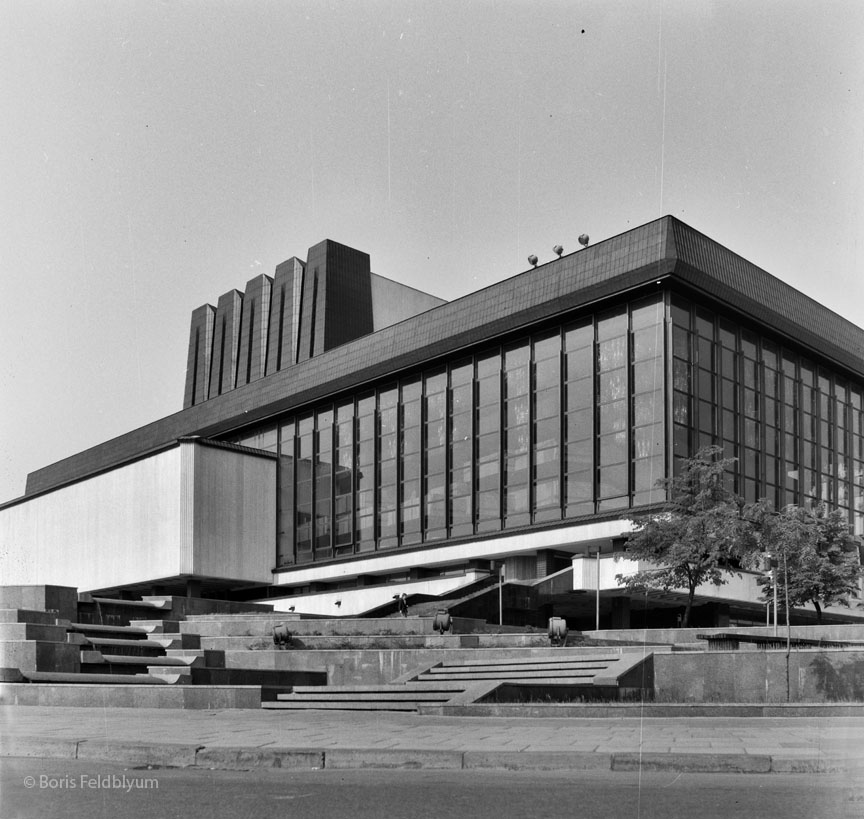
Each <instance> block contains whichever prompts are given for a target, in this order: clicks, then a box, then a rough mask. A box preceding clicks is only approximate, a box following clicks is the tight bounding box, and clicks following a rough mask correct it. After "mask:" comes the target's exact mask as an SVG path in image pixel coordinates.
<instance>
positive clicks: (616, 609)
mask: <svg viewBox="0 0 864 819" xmlns="http://www.w3.org/2000/svg"><path fill="white" fill-rule="evenodd" d="M610 627H611V628H630V598H629V597H613V598H612V622H611V623H610Z"/></svg>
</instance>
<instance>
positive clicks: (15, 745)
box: [0, 706, 864, 781]
mask: <svg viewBox="0 0 864 819" xmlns="http://www.w3.org/2000/svg"><path fill="white" fill-rule="evenodd" d="M0 728H2V734H0V755H2V756H31V757H49V758H67V759H74V758H77V759H90V760H94V761H97V760H104V761H112V762H120V763H124V764H129V765H152V766H172V767H187V766H198V767H205V768H226V769H248V768H255V767H269V768H272V767H277V768H280V767H281V768H289V767H294V768H297V767H303V768H321V767H327V768H348V767H350V768H357V767H379V768H380V767H410V768H451V769H452V768H499V769H500V768H507V769H538V770H539V769H545V770H561V769H605V770H634V769H636V768H639V767H641V768H642V769H643V770H675V771H708V772H753V773H769V772H783V773H789V772H804V773H829V772H830V773H837V772H848V773H855V774H856V775H862V776H864V718H854V717H853V718H848V717H847V718H818V719H817V718H806V717H802V718H794V717H785V718H770V717H769V718H756V719H754V718H742V717H713V718H686V717H681V718H676V717H673V718H644V719H640V718H630V717H627V718H618V719H616V718H610V719H588V718H568V719H560V718H543V719H530V718H504V717H436V716H420V715H417V714H405V713H392V712H350V711H281V712H274V711H265V710H261V711H257V710H224V711H191V710H190V711H183V710H175V709H142V708H134V709H133V708H106V709H99V708H63V707H40V706H0ZM861 781H864V779H862V780H861Z"/></svg>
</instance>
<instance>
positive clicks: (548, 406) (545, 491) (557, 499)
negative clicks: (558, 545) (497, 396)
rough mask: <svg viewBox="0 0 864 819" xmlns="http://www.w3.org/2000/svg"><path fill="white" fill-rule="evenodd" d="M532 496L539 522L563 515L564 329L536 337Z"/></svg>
mask: <svg viewBox="0 0 864 819" xmlns="http://www.w3.org/2000/svg"><path fill="white" fill-rule="evenodd" d="M533 367H534V389H533V407H532V413H533V414H532V424H533V452H532V470H533V476H532V488H531V489H532V495H533V498H534V520H535V521H536V522H541V521H547V520H558V519H560V517H561V332H560V330H557V329H556V330H555V331H554V332H551V333H549V334H548V335H544V336H539V337H537V338H535V339H534V365H533Z"/></svg>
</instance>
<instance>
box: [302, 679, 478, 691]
mask: <svg viewBox="0 0 864 819" xmlns="http://www.w3.org/2000/svg"><path fill="white" fill-rule="evenodd" d="M464 690H465V684H464V683H459V682H447V681H442V682H439V681H437V680H436V681H435V682H428V681H424V680H421V681H417V682H413V681H412V682H409V683H400V684H393V683H385V684H383V685H327V686H324V685H295V686H294V691H295V692H296V693H299V694H315V693H318V694H320V693H321V692H322V691H344V692H347V693H352V692H356V693H364V692H368V691H417V692H421V693H422V692H435V691H441V692H445V693H448V694H452V693H453V692H455V691H464Z"/></svg>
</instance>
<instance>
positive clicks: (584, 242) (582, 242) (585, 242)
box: [579, 233, 589, 247]
mask: <svg viewBox="0 0 864 819" xmlns="http://www.w3.org/2000/svg"><path fill="white" fill-rule="evenodd" d="M588 241H589V239H588V234H587V233H583V234H582V235H581V236H580V237H579V244H580V245H582V247H588Z"/></svg>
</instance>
